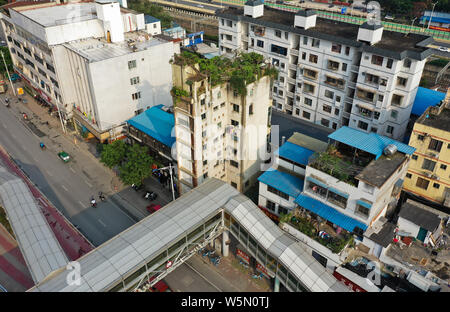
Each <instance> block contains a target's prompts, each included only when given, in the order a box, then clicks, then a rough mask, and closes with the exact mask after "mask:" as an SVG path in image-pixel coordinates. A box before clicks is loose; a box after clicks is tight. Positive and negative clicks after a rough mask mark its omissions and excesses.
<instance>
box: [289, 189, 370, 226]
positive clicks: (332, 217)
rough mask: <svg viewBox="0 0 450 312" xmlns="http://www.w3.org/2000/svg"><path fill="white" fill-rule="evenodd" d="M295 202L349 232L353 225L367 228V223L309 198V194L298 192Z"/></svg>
mask: <svg viewBox="0 0 450 312" xmlns="http://www.w3.org/2000/svg"><path fill="white" fill-rule="evenodd" d="M295 202H296V203H297V204H298V205H299V206H300V207H303V208H305V209H307V210H309V211H311V212H314V213H315V214H317V215H319V216H320V217H322V218H324V219H327V220H329V221H331V222H333V223H334V224H336V225H338V226H340V227H341V228H343V229H346V230H347V231H349V232H353V230H354V229H355V227H359V228H360V229H362V230H364V231H365V230H366V229H367V225H365V224H364V223H362V222H360V221H358V220H355V219H353V218H351V217H349V216H347V215H345V214H343V213H341V212H339V211H337V210H336V209H334V208H332V207H330V206H328V205H326V204H324V203H322V202H321V201H318V200H316V199H314V198H311V197H309V196H306V195H303V194H300V195H299V196H298V197H297V198H296V199H295Z"/></svg>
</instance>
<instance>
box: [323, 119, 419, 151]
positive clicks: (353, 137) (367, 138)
mask: <svg viewBox="0 0 450 312" xmlns="http://www.w3.org/2000/svg"><path fill="white" fill-rule="evenodd" d="M328 137H329V138H330V139H333V140H335V141H338V142H341V143H344V144H347V145H349V146H352V147H355V148H357V149H360V150H363V151H366V152H368V153H370V154H373V155H375V159H378V158H379V157H380V156H381V155H383V150H384V148H385V147H386V146H388V145H389V144H394V145H395V146H397V149H398V151H399V152H401V153H404V154H408V155H412V154H413V153H414V151H415V150H416V149H415V148H414V147H412V146H409V145H407V144H404V143H401V142H399V141H396V140H394V139H391V138H388V137H385V136H382V135H379V134H376V133H373V132H371V133H366V132H363V131H360V130H356V129H353V128H349V127H346V126H344V127H341V128H339V129H338V130H336V131H334V132H333V133H331V134H330V135H329V136H328Z"/></svg>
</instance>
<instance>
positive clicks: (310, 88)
mask: <svg viewBox="0 0 450 312" xmlns="http://www.w3.org/2000/svg"><path fill="white" fill-rule="evenodd" d="M314 90H315V86H313V85H310V84H308V83H306V82H305V83H303V91H304V92H306V93H314Z"/></svg>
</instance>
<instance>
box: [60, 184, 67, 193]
mask: <svg viewBox="0 0 450 312" xmlns="http://www.w3.org/2000/svg"><path fill="white" fill-rule="evenodd" d="M61 187H62V188H63V189H64V190H65V191H66V192H68V191H69V190H68V189H67V187H65V186H64V185H61Z"/></svg>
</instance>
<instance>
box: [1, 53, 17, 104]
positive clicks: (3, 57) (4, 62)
mask: <svg viewBox="0 0 450 312" xmlns="http://www.w3.org/2000/svg"><path fill="white" fill-rule="evenodd" d="M0 53H1V54H2V59H3V64H5V68H6V73H7V74H8V79H9V83H10V84H11V89H12V90H13V93H14V96H16V90H14V86H13V84H12V80H11V76H10V75H9V70H8V66H6V61H5V56H4V55H3V51H0Z"/></svg>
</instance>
